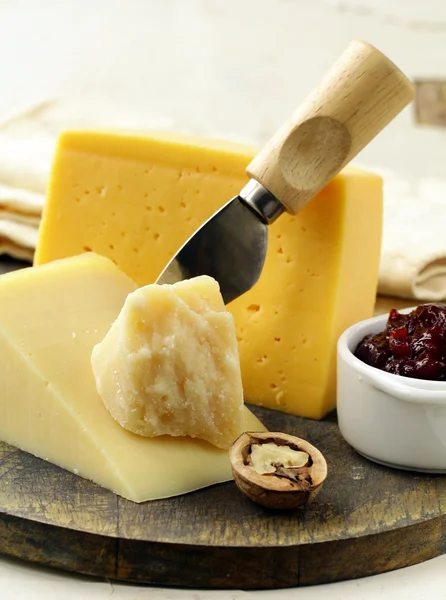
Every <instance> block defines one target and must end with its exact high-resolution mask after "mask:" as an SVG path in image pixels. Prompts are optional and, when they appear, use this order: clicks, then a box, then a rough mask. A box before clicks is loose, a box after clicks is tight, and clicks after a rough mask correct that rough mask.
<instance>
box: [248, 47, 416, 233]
mask: <svg viewBox="0 0 446 600" xmlns="http://www.w3.org/2000/svg"><path fill="white" fill-rule="evenodd" d="M413 96H414V89H413V86H412V84H411V83H410V81H409V80H408V79H407V77H406V76H405V75H404V74H403V73H402V72H401V71H400V70H399V69H398V67H396V66H395V65H394V64H393V63H392V62H391V61H390V60H389V59H388V58H387V57H386V56H384V55H383V54H382V53H381V52H379V51H378V50H376V48H374V47H373V46H370V45H369V44H367V43H365V42H360V41H355V42H352V43H351V44H350V45H349V46H348V48H347V50H346V51H345V52H344V53H343V54H342V55H341V56H340V57H339V59H338V60H337V61H336V63H335V64H334V65H333V67H332V68H331V70H330V71H329V72H328V73H327V74H326V75H325V77H324V78H323V79H322V81H321V83H320V84H319V86H318V87H317V88H316V89H314V90H313V92H312V93H311V94H310V95H309V96H308V97H307V98H306V100H305V101H304V102H303V103H302V105H301V106H300V107H299V108H298V109H297V110H296V112H295V113H294V114H293V116H292V118H291V119H290V120H289V121H288V122H287V123H285V125H283V127H281V128H280V130H279V131H278V132H277V133H276V134H275V135H274V136H273V137H272V138H271V139H270V140H269V142H268V143H267V144H266V146H265V147H264V148H263V149H262V150H261V151H260V153H259V154H257V156H256V157H255V158H254V160H253V161H252V162H251V163H250V164H249V166H248V168H247V170H246V171H247V173H248V175H249V176H250V177H251V178H252V179H254V180H256V181H257V182H259V183H260V184H261V185H262V186H263V187H264V188H266V189H267V190H268V191H269V192H270V193H271V194H273V195H274V196H275V197H276V198H277V199H278V200H279V201H280V202H281V203H282V204H283V206H284V207H285V209H286V210H287V211H288V212H290V213H292V214H296V213H297V212H299V211H300V210H301V209H302V208H303V207H304V206H305V205H306V204H307V202H309V201H310V200H311V199H312V198H313V197H314V196H315V195H316V194H317V193H318V192H319V191H320V190H321V189H322V188H323V187H324V186H325V185H326V184H327V183H328V182H329V181H330V179H332V178H333V177H334V176H335V175H336V173H338V172H339V171H340V170H341V169H342V168H343V167H344V166H345V165H346V164H347V163H348V162H350V160H352V158H354V157H355V156H356V155H357V154H358V152H360V151H361V150H362V149H363V148H364V147H365V146H366V145H367V144H368V143H369V142H370V141H371V140H372V139H373V138H374V137H375V136H376V135H377V134H378V133H379V132H380V131H381V130H382V129H383V128H384V127H385V126H386V125H387V124H388V123H389V122H390V121H391V120H392V119H393V118H394V117H395V116H396V115H397V114H398V113H399V112H400V111H401V110H402V109H403V108H404V107H405V106H406V105H407V104H408V103H409V102H410V101H411V100H412V98H413ZM254 187H255V186H254ZM241 195H242V197H243V196H244V194H241ZM253 204H255V202H254V203H253ZM261 210H263V209H261ZM274 216H276V215H274ZM265 220H267V222H268V221H270V219H265ZM272 220H274V219H271V221H272Z"/></svg>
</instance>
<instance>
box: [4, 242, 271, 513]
mask: <svg viewBox="0 0 446 600" xmlns="http://www.w3.org/2000/svg"><path fill="white" fill-rule="evenodd" d="M135 288H136V285H135V284H134V282H133V281H132V280H131V279H129V278H128V277H127V276H126V275H124V274H123V273H122V272H121V271H120V270H119V269H118V268H117V267H116V266H115V265H114V264H113V263H112V262H111V261H110V260H108V259H106V258H102V257H100V256H97V255H95V254H92V253H88V254H84V255H83V256H79V257H73V258H70V259H65V260H60V261H55V262H52V263H50V264H48V265H45V266H42V267H37V268H29V269H24V270H21V271H16V272H14V273H9V274H7V275H2V276H1V278H0V360H1V364H2V368H1V370H0V389H1V392H2V393H1V394H0V439H1V440H3V441H5V442H8V443H10V444H12V445H14V446H17V447H19V448H21V449H23V450H26V451H27V452H31V453H32V454H34V455H36V456H38V457H40V458H43V459H45V460H48V461H50V462H53V463H55V464H56V465H59V466H61V467H63V468H65V469H68V470H70V471H72V472H74V473H77V474H79V475H81V476H83V477H86V478H88V479H91V480H93V481H95V482H96V483H98V484H99V485H101V486H103V487H105V488H108V489H110V490H112V491H114V492H116V493H117V494H119V495H121V496H124V497H125V498H128V499H130V500H133V501H135V502H142V501H145V500H151V499H155V498H163V497H167V496H174V495H178V494H184V493H185V492H189V491H191V490H195V489H198V488H202V487H205V486H208V485H212V484H214V483H218V482H222V481H227V480H229V479H231V478H232V477H231V469H230V464H229V459H228V454H227V452H225V451H223V450H219V449H217V448H216V447H215V446H213V445H211V444H209V443H207V442H204V441H201V440H194V439H192V438H173V437H169V436H164V437H160V438H157V439H150V438H144V437H141V436H138V435H135V434H133V433H130V432H129V431H126V430H125V429H123V428H122V427H121V426H120V425H119V424H118V423H116V421H115V420H114V419H112V417H111V416H110V414H109V413H108V411H107V410H106V408H105V407H104V404H103V402H102V401H101V399H100V397H99V395H98V394H97V391H96V386H95V380H94V376H93V372H92V369H91V353H92V350H93V347H94V346H95V345H96V344H98V342H100V341H101V340H102V339H103V338H104V336H105V335H106V333H107V331H108V330H109V329H110V326H111V324H112V323H113V321H114V320H115V319H116V317H117V316H118V314H119V312H120V310H121V308H122V306H123V304H124V302H125V299H126V297H127V295H128V294H129V293H130V292H133V291H134V290H135ZM245 411H246V428H247V429H259V428H262V429H263V427H262V426H261V424H260V423H259V421H258V420H257V419H256V418H255V417H254V416H253V415H252V414H251V413H250V412H249V411H248V410H247V409H245Z"/></svg>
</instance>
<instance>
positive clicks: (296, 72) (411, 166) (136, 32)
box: [0, 0, 446, 600]
mask: <svg viewBox="0 0 446 600" xmlns="http://www.w3.org/2000/svg"><path fill="white" fill-rule="evenodd" d="M355 38H362V39H365V40H367V41H369V42H371V43H373V44H374V45H376V46H378V47H379V48H380V49H381V50H383V51H384V52H385V53H387V54H388V55H389V56H390V57H391V58H392V59H393V60H394V61H395V62H396V63H397V64H398V65H399V66H400V67H401V68H402V69H403V70H404V71H405V72H406V73H407V74H408V75H409V76H410V77H414V78H415V77H419V78H423V77H424V78H428V77H431V76H439V77H445V78H446V2H445V1H444V0H357V1H355V0H346V1H341V0H339V1H336V0H0V57H1V60H0V120H1V119H2V118H6V117H7V116H9V115H11V114H13V113H15V112H17V111H19V110H20V109H22V108H25V107H27V106H29V105H31V104H33V103H34V102H38V101H41V100H45V99H49V98H54V97H68V98H71V97H73V96H79V95H81V96H83V97H84V98H85V97H89V96H91V97H94V98H95V99H96V100H97V99H98V98H99V99H102V101H103V102H104V104H106V103H107V102H108V100H109V99H113V102H114V103H115V104H116V103H118V104H119V105H121V106H122V107H123V110H124V111H126V112H132V113H134V114H135V115H137V116H138V115H141V118H143V120H144V122H147V121H149V122H151V123H152V124H153V127H155V128H168V129H177V130H178V131H186V132H194V133H198V134H205V135H213V136H219V137H224V138H229V139H234V140H241V141H249V142H254V143H257V144H261V143H262V142H264V141H265V140H266V139H267V138H268V136H269V135H271V134H272V133H273V131H274V129H275V128H276V126H277V125H279V124H280V122H281V121H282V120H283V119H285V118H286V117H287V116H288V114H289V113H290V111H292V110H293V108H294V107H295V106H296V105H297V103H298V102H299V100H300V99H301V98H302V97H303V96H304V95H305V94H306V93H307V92H308V91H309V90H310V89H311V87H312V86H313V85H314V84H315V83H316V82H317V80H318V78H319V76H320V75H321V73H322V72H323V71H324V70H325V69H327V68H328V67H329V65H330V63H331V62H332V60H333V59H334V58H335V57H336V56H337V55H338V54H339V53H340V52H341V51H342V50H343V49H344V48H345V46H346V45H347V44H348V43H349V42H350V41H351V40H352V39H355ZM445 156H446V130H442V129H435V128H426V127H418V126H416V124H415V121H414V117H413V108H408V109H406V110H405V111H404V113H403V114H402V115H401V116H400V117H399V118H398V119H397V120H396V121H395V122H394V123H393V124H392V125H391V126H389V127H388V129H387V130H386V131H385V132H384V133H383V134H381V135H380V136H379V138H378V139H377V140H375V141H374V142H373V143H372V144H371V145H370V147H369V148H368V149H366V150H365V151H364V153H363V155H362V156H361V157H360V160H361V162H365V163H368V164H374V165H380V166H385V167H390V168H392V169H394V170H396V171H398V172H399V173H401V174H403V175H405V176H406V177H408V178H412V179H414V180H416V179H418V178H420V177H425V176H438V177H444V176H445V165H446V158H445ZM444 590H446V557H444V558H440V559H436V560H434V561H430V562H428V563H425V564H423V565H419V566H417V567H412V568H410V569H405V570H401V571H399V572H395V573H390V574H386V575H381V576H377V577H374V578H370V579H367V580H361V581H352V582H346V583H340V584H335V585H332V586H325V587H313V588H306V589H301V590H299V591H298V592H289V591H288V592H286V591H285V592H266V593H258V594H252V593H249V594H248V593H242V592H234V593H226V592H214V593H212V592H196V593H195V596H194V598H195V599H196V600H198V599H204V598H206V599H208V598H209V599H211V598H212V599H213V598H216V599H217V598H218V599H220V598H233V599H234V600H235V599H237V600H238V599H242V600H244V599H245V598H247V599H250V598H253V597H257V596H259V597H260V598H273V597H274V598H275V597H277V598H288V597H289V598H294V597H295V596H296V595H297V597H298V598H301V599H302V600H305V599H316V598H318V599H319V598H320V599H322V598H324V599H327V600H330V599H333V600H334V599H336V600H340V599H350V598H355V599H357V598H364V599H366V600H367V599H369V598H370V599H372V598H373V599H376V598H402V597H404V598H405V599H406V600H411V599H412V598H417V599H418V600H424V599H428V598H429V599H436V598H446V591H444ZM191 595H192V594H191V592H186V593H185V594H182V593H181V592H180V591H178V590H158V591H156V590H153V589H148V588H143V587H125V586H121V585H114V586H111V585H110V584H109V583H106V582H98V581H92V580H88V579H86V578H76V577H72V576H67V575H64V574H61V573H58V572H55V571H50V570H45V569H38V568H37V569H36V568H34V567H31V566H29V565H27V564H25V563H20V562H16V561H11V560H8V559H0V598H1V600H10V599H14V600H19V599H22V598H37V599H43V598H45V600H52V599H53V598H54V599H56V598H57V599H61V598H63V599H66V600H71V599H75V598H85V599H89V598H92V599H99V598H108V597H110V596H112V597H113V598H123V599H124V598H125V599H130V598H135V599H139V598H149V597H150V598H156V599H158V598H159V599H162V600H165V599H166V600H167V599H177V598H180V597H191Z"/></svg>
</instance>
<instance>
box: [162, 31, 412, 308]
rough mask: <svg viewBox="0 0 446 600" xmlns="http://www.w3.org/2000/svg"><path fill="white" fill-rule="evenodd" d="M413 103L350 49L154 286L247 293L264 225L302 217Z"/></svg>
mask: <svg viewBox="0 0 446 600" xmlns="http://www.w3.org/2000/svg"><path fill="white" fill-rule="evenodd" d="M413 96H414V89H413V86H412V84H411V83H410V81H409V80H408V79H407V77H406V76H405V75H404V74H403V73H402V72H401V71H400V70H399V69H398V67H396V66H395V65H394V64H393V63H392V62H391V61H390V60H389V59H388V58H387V57H386V56H384V55H383V54H382V53H381V52H379V51H378V50H377V49H376V48H374V47H373V46H371V45H370V44H367V43H366V42H362V41H354V42H352V43H351V44H350V45H349V46H348V47H347V49H346V50H345V51H344V52H343V54H341V56H340V57H339V58H338V60H337V61H336V62H335V63H334V65H333V66H332V68H331V69H330V71H329V72H328V73H327V74H326V75H325V77H323V78H322V80H321V82H320V84H319V85H318V86H317V87H316V88H315V89H314V90H313V91H312V92H311V93H310V94H309V96H308V97H307V98H306V99H305V100H304V102H303V103H302V104H301V105H300V106H299V107H298V108H297V110H296V111H295V112H294V114H293V115H292V117H291V119H290V120H289V121H288V122H286V123H285V124H284V125H283V126H282V127H281V128H280V129H279V130H278V131H277V133H276V134H275V135H274V136H273V137H272V138H271V139H270V140H269V141H268V142H267V144H266V145H265V146H264V148H263V149H262V150H261V151H260V152H259V153H258V154H257V156H256V157H255V158H254V159H253V160H252V162H251V163H250V164H249V165H248V167H247V169H246V172H247V174H248V176H249V177H250V180H249V182H248V183H247V184H246V186H245V187H244V188H243V189H242V190H241V192H240V193H239V195H238V196H236V197H235V198H233V199H232V200H230V201H229V202H228V203H227V204H225V205H224V206H223V207H222V208H221V209H220V210H219V211H217V212H216V213H215V214H214V215H213V216H212V217H211V218H210V219H208V220H207V221H206V222H205V223H204V224H203V225H202V226H201V227H200V228H199V229H198V230H197V231H196V232H195V233H194V234H193V235H192V236H191V237H190V238H189V240H188V241H187V242H186V243H185V244H184V245H183V246H182V247H181V248H180V250H179V251H178V253H177V254H176V255H175V256H174V257H173V258H172V260H171V261H170V262H169V264H168V265H167V266H166V268H165V269H164V270H163V272H162V273H161V275H160V276H159V278H158V279H157V283H159V284H163V283H176V282H177V281H181V280H183V279H190V278H192V277H196V276H198V275H210V276H211V277H213V278H214V279H216V280H217V281H218V283H219V284H220V289H221V293H222V296H223V299H224V301H225V303H226V304H227V303H229V302H231V301H232V300H234V299H235V298H237V297H238V296H240V295H241V294H243V293H245V292H246V291H248V290H249V289H250V288H251V287H252V286H253V285H254V284H255V283H256V281H257V280H258V278H259V277H260V274H261V272H262V269H263V265H264V262H265V257H266V250H267V245H268V225H270V224H271V223H273V222H274V221H275V220H276V219H277V218H278V217H280V215H282V214H283V213H284V212H288V213H290V214H292V215H295V214H297V213H298V212H299V211H300V210H302V208H303V207H304V206H305V205H306V204H307V203H308V202H309V201H310V200H311V199H312V198H314V196H316V194H317V193H318V192H319V191H320V190H321V189H322V188H323V187H324V186H325V185H326V184H327V183H328V182H329V181H330V180H331V179H332V178H333V177H334V176H335V175H336V174H337V173H338V172H339V171H340V170H341V169H342V168H343V167H344V166H345V165H346V164H347V163H348V162H350V160H351V159H352V158H354V157H355V156H356V155H357V154H358V152H360V151H361V150H362V149H363V148H364V147H365V146H366V145H367V144H368V143H369V142H370V141H371V140H372V139H373V138H374V137H375V136H376V135H377V134H378V133H379V132H380V131H381V130H382V129H383V128H384V127H385V126H386V125H387V124H388V123H389V122H390V121H392V119H394V118H395V117H396V116H397V115H398V113H399V112H400V111H401V110H402V109H403V108H404V107H405V106H406V105H407V104H408V103H409V102H410V101H411V100H412V99H413Z"/></svg>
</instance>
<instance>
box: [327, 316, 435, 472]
mask: <svg viewBox="0 0 446 600" xmlns="http://www.w3.org/2000/svg"><path fill="white" fill-rule="evenodd" d="M410 310H413V309H407V311H401V312H409V311H410ZM387 316H388V315H387V314H386V315H381V316H379V317H374V318H373V319H367V320H366V321H361V322H360V323H357V324H356V325H353V326H352V327H350V328H349V329H347V330H346V331H345V332H344V333H343V334H342V336H341V337H340V339H339V342H338V383H337V386H338V392H337V405H338V420H339V428H340V430H341V433H342V435H343V437H344V438H345V440H346V441H347V442H348V443H349V444H350V445H351V446H353V448H355V450H357V451H358V452H359V453H361V454H363V455H364V456H366V457H367V458H369V459H371V460H373V461H375V462H379V463H382V464H385V465H388V466H391V467H398V468H402V469H410V470H414V471H425V472H429V473H446V382H440V381H424V380H422V379H412V378H409V377H401V376H399V375H394V374H393V373H386V372H384V371H381V370H380V369H376V368H374V367H371V366H369V365H367V364H365V363H363V362H362V361H361V360H359V359H358V358H356V356H354V354H353V352H354V351H355V349H356V346H357V344H358V343H359V342H360V341H361V340H362V338H363V337H364V336H365V335H368V334H370V333H378V332H380V331H383V330H384V329H385V326H386V322H387Z"/></svg>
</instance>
